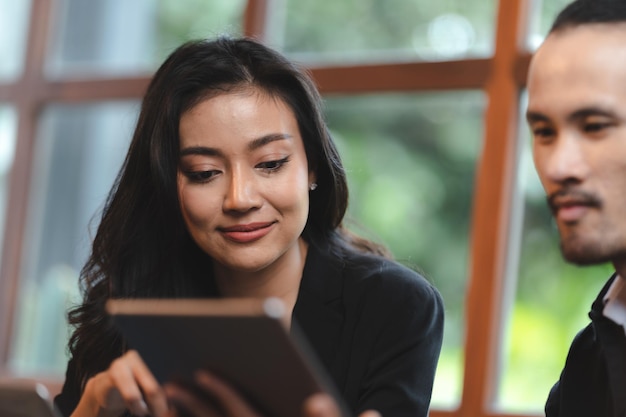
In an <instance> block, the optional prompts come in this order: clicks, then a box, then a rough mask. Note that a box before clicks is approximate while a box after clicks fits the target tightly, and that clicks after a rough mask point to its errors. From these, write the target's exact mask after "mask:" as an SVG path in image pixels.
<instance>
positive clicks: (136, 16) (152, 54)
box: [48, 0, 246, 77]
mask: <svg viewBox="0 0 626 417" xmlns="http://www.w3.org/2000/svg"><path fill="white" fill-rule="evenodd" d="M245 3H246V2H245V0H212V1H204V0H133V1H127V0H90V1H88V2H87V1H83V0H59V7H58V8H57V14H56V16H55V18H56V26H55V28H56V31H55V36H54V38H53V42H52V45H51V51H50V52H51V53H50V60H49V61H50V62H49V63H48V72H49V74H50V75H51V76H52V77H60V76H63V77H65V76H75V77H76V76H78V77H80V76H94V75H96V76H111V75H117V74H137V73H144V72H152V71H153V70H154V69H156V68H157V67H158V65H159V64H160V63H161V62H162V61H163V59H164V58H165V57H166V56H167V55H168V54H169V53H170V52H171V51H172V50H173V49H174V48H175V47H176V46H178V45H179V44H181V43H182V42H184V41H186V40H189V39H197V38H207V37H214V36H216V35H218V34H225V33H228V34H239V33H241V28H240V26H241V21H242V16H243V11H244V8H245Z"/></svg>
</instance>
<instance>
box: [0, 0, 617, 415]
mask: <svg viewBox="0 0 626 417" xmlns="http://www.w3.org/2000/svg"><path fill="white" fill-rule="evenodd" d="M565 3H566V0H544V1H536V2H528V1H524V0H487V1H485V0H450V1H446V2H432V1H425V0H388V1H385V2H380V1H378V2H377V1H360V0H358V1H357V0H346V1H341V2H337V1H334V0H319V1H315V2H310V1H305V0H248V1H244V0H237V1H234V0H136V1H133V2H127V1H123V0H94V1H91V2H89V4H88V5H87V3H85V2H84V1H81V0H38V1H33V2H28V1H23V2H14V1H9V0H0V9H2V10H3V13H2V14H1V15H0V232H1V233H0V236H2V241H0V247H1V248H2V258H1V259H0V268H1V269H0V277H1V278H0V300H1V301H0V373H3V372H4V373H13V374H16V375H19V376H29V377H36V378H40V379H45V380H46V381H48V383H49V386H50V387H51V389H52V390H53V391H55V390H57V389H58V388H59V386H60V383H61V382H62V378H63V372H64V369H65V361H66V357H65V355H66V352H65V343H66V341H67V340H66V339H67V335H68V328H67V325H66V324H65V322H64V311H65V309H66V308H67V306H68V304H70V303H72V302H73V300H75V299H76V297H77V292H76V291H77V287H76V285H75V284H76V278H77V274H78V270H79V269H80V267H81V266H82V263H83V262H84V260H85V257H86V256H87V252H86V251H87V250H88V249H86V248H88V247H89V239H90V234H89V233H90V227H92V226H94V225H95V224H97V219H98V217H97V216H98V213H99V211H98V210H99V209H100V208H101V207H102V204H103V202H104V198H105V196H106V192H107V191H108V188H109V186H110V184H111V183H112V181H113V178H114V175H115V174H116V171H117V169H118V167H119V166H120V164H121V161H122V158H123V157H124V154H125V151H126V149H125V147H126V145H127V143H128V141H129V140H130V134H131V131H132V129H133V127H134V126H133V124H134V121H135V118H136V114H137V111H138V108H137V107H138V101H139V100H140V99H141V96H142V94H143V92H144V90H145V87H146V86H147V84H148V82H149V80H150V74H151V73H152V71H154V70H155V69H156V67H157V66H158V65H159V64H160V62H162V60H163V59H164V58H165V57H166V56H167V55H168V54H169V53H170V52H171V51H172V49H173V48H174V47H176V46H177V45H178V44H180V43H181V42H183V41H184V40H187V39H192V38H201V37H213V36H215V35H217V34H234V35H237V34H247V35H251V36H256V37H258V38H260V39H263V40H265V41H266V42H267V43H268V44H270V45H272V46H274V47H276V48H278V49H280V50H282V51H284V52H285V53H286V54H287V55H288V56H290V57H291V58H293V59H294V60H296V61H298V62H299V63H301V64H302V65H304V66H306V67H308V68H309V69H310V71H311V73H312V75H313V77H314V79H315V80H316V82H317V83H318V85H319V87H320V90H321V91H322V94H323V96H324V99H325V105H326V108H325V111H326V116H327V118H328V122H329V125H330V128H331V131H332V133H333V135H334V137H335V138H336V140H337V142H338V146H339V148H340V151H341V153H342V156H343V158H344V161H345V165H346V167H347V169H348V176H349V182H350V186H351V191H352V196H351V201H350V206H349V219H348V222H349V226H350V227H352V228H354V229H355V230H356V231H359V232H362V233H365V234H366V235H368V236H370V237H373V238H375V239H377V240H380V241H382V242H383V243H385V244H387V245H388V246H389V247H390V248H391V249H392V251H393V252H394V254H395V256H396V257H397V258H398V260H399V261H401V262H404V263H406V264H407V265H409V266H414V267H417V268H419V269H420V270H421V271H422V272H423V273H424V274H425V275H426V276H427V277H428V278H429V279H431V280H432V282H433V283H435V285H436V286H437V287H438V288H439V289H440V291H441V292H442V295H443V296H444V301H445V303H446V311H447V325H446V333H445V339H444V347H443V351H442V357H441V361H440V363H439V368H438V371H437V376H436V381H435V388H434V393H433V404H432V412H431V415H433V416H434V417H437V416H493V417H497V416H502V415H506V414H510V413H517V414H518V415H528V416H531V415H536V414H540V413H541V410H542V407H543V402H544V401H545V398H546V397H547V394H548V390H549V388H550V386H551V385H552V384H553V383H554V382H555V381H556V379H557V378H558V374H559V372H560V369H561V367H562V364H563V361H564V359H565V354H566V352H567V348H568V346H569V343H570V342H571V339H572V337H573V334H574V333H575V332H576V331H577V330H578V329H579V328H580V327H582V326H583V324H584V323H585V319H586V311H587V310H588V307H589V305H588V304H589V303H590V302H591V300H590V298H589V297H590V295H589V294H595V293H596V291H597V290H598V287H597V286H598V283H597V282H595V281H592V280H591V278H586V277H585V276H588V277H591V276H601V277H603V278H604V277H605V276H606V275H607V274H608V271H607V268H606V267H603V266H599V267H596V268H589V269H584V270H583V269H578V268H574V267H572V266H569V265H566V264H565V263H564V262H563V261H562V260H561V258H560V256H559V253H558V247H557V243H556V241H555V240H556V236H555V232H554V228H553V227H552V226H551V220H550V216H549V213H548V212H547V208H546V207H545V203H544V198H543V194H542V191H541V188H540V186H539V185H538V182H537V180H536V177H535V174H534V169H533V168H532V163H531V162H530V158H529V155H528V148H529V146H528V143H529V139H528V133H527V130H526V127H525V125H524V123H523V121H522V118H521V117H520V114H521V112H522V111H523V107H524V103H523V98H522V99H520V97H523V88H524V85H525V75H526V70H527V67H528V62H529V57H530V54H531V52H532V51H533V50H534V49H535V48H536V47H537V46H538V45H539V44H540V42H541V40H542V39H543V37H544V36H545V34H546V32H547V30H548V25H549V24H550V22H551V21H552V19H553V17H554V15H555V13H556V12H557V11H558V10H560V8H561V7H562V6H563V5H564V4H565ZM520 45H521V46H520ZM95 155H97V158H96V157H94V156H95ZM2 225H4V228H2V227H3V226H2ZM408 228H410V233H407V230H406V229H408ZM572 276H576V277H575V278H572ZM565 282H567V285H565ZM557 289H558V291H559V295H560V294H561V292H560V291H562V290H567V292H568V295H567V296H564V297H562V296H559V297H556V292H555V291H557ZM566 318H567V320H565V319H566ZM557 323H558V325H557ZM557 327H558V328H557ZM555 329H556V330H555ZM546 338H549V340H550V341H551V342H552V343H550V345H551V349H546V348H545V347H540V346H539V345H540V343H539V341H542V342H543V341H545V340H546ZM42 344H45V346H46V349H45V351H44V349H40V348H39V347H38V346H41V345H42ZM542 344H543V343H542Z"/></svg>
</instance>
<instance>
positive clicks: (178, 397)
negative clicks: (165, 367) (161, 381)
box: [163, 384, 221, 417]
mask: <svg viewBox="0 0 626 417" xmlns="http://www.w3.org/2000/svg"><path fill="white" fill-rule="evenodd" d="M163 390H164V392H165V395H166V397H167V399H168V400H169V402H170V404H172V405H173V406H174V407H173V408H174V409H183V410H184V411H185V412H186V413H187V414H188V415H191V416H193V417H221V413H219V412H218V411H217V410H216V409H215V407H213V406H212V405H211V404H209V403H208V402H206V401H203V400H202V399H200V398H198V397H197V396H196V395H194V394H192V393H191V392H190V391H189V390H187V389H185V388H183V387H181V386H179V385H176V384H166V385H165V386H164V387H163Z"/></svg>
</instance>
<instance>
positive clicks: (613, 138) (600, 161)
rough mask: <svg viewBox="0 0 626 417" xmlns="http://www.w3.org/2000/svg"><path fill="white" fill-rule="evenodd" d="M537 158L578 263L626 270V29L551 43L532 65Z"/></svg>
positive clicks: (609, 28) (578, 32) (553, 38)
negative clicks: (608, 263)
mask: <svg viewBox="0 0 626 417" xmlns="http://www.w3.org/2000/svg"><path fill="white" fill-rule="evenodd" d="M528 96H529V104H528V112H527V118H528V123H529V125H530V128H531V130H532V133H533V158H534V161H535V167H536V168H537V172H538V174H539V177H540V179H541V183H542V185H543V187H544V189H545V191H546V194H547V196H548V202H549V204H550V207H551V209H552V212H553V214H554V217H555V219H556V222H557V225H558V229H559V233H560V235H561V249H562V251H563V255H564V257H565V258H566V259H567V260H569V261H571V262H574V263H578V264H591V263H600V262H606V261H612V262H613V263H622V265H623V264H624V262H626V24H622V23H620V24H593V25H584V26H579V27H575V28H568V29H563V30H561V31H559V32H556V33H553V34H551V35H549V36H548V38H547V39H546V41H545V43H544V44H543V45H542V46H541V48H540V49H539V50H538V51H537V53H536V55H535V56H534V57H533V60H532V62H531V66H530V70H529V78H528Z"/></svg>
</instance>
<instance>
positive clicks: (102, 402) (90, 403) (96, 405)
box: [72, 350, 168, 417]
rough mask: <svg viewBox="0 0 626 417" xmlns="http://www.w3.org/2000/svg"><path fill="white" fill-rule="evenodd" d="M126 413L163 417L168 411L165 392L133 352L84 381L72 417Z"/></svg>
mask: <svg viewBox="0 0 626 417" xmlns="http://www.w3.org/2000/svg"><path fill="white" fill-rule="evenodd" d="M125 410H129V411H130V412H131V413H132V414H133V415H137V416H148V415H150V416H152V417H164V416H166V415H167V411H168V407H167V399H166V397H165V393H164V391H163V390H162V389H161V387H160V386H159V384H158V382H157V381H156V379H155V378H154V376H153V375H152V373H151V372H150V370H149V369H148V367H147V366H146V364H145V363H144V362H143V360H142V359H141V357H140V356H139V354H138V353H137V352H136V351H134V350H130V351H128V352H126V353H125V354H124V355H123V356H121V357H119V358H117V359H116V360H114V361H113V362H112V363H111V365H110V366H109V369H107V370H106V371H104V372H100V373H99V374H97V375H95V376H94V377H92V378H91V379H89V381H87V385H86V386H85V390H84V392H83V395H82V397H81V399H80V402H79V403H78V406H77V407H76V411H74V413H73V414H72V417H96V416H98V417H100V416H102V417H104V416H119V415H120V414H122V413H123V412H124V411H125Z"/></svg>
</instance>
